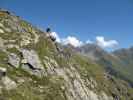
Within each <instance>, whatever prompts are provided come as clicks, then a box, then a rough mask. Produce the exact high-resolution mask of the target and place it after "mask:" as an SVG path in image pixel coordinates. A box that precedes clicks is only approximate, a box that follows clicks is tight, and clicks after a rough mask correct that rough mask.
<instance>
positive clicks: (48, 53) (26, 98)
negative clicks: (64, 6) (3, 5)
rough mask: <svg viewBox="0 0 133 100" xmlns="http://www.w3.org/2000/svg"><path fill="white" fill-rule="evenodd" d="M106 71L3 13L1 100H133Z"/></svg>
mask: <svg viewBox="0 0 133 100" xmlns="http://www.w3.org/2000/svg"><path fill="white" fill-rule="evenodd" d="M132 94H133V90H132V88H131V87H130V85H129V84H128V83H127V82H126V81H123V80H121V79H118V78H116V77H114V76H112V75H110V74H108V73H107V72H106V71H105V69H104V68H103V67H101V66H100V65H98V64H96V63H95V62H94V61H92V60H91V59H89V58H88V57H85V56H83V55H81V54H79V53H76V52H73V51H72V50H71V49H70V48H67V47H65V48H64V47H62V46H61V45H59V44H57V43H55V42H54V41H53V39H51V36H49V34H48V33H46V32H43V31H41V30H39V29H38V28H36V27H34V26H32V25H31V24H30V23H28V22H26V21H24V20H22V19H21V18H20V17H18V16H15V15H13V14H12V13H10V12H8V11H3V10H0V100H132V99H133V95H132Z"/></svg>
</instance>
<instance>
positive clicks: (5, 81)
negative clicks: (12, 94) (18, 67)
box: [1, 76, 17, 90]
mask: <svg viewBox="0 0 133 100" xmlns="http://www.w3.org/2000/svg"><path fill="white" fill-rule="evenodd" d="M1 81H2V83H3V85H4V88H5V89H6V90H11V89H15V88H16V87H17V84H16V82H15V81H13V80H11V79H10V78H9V77H7V76H5V77H2V79H1Z"/></svg>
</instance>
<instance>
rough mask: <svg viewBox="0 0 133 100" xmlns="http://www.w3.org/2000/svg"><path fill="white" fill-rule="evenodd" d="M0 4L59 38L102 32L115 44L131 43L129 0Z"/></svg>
mask: <svg viewBox="0 0 133 100" xmlns="http://www.w3.org/2000/svg"><path fill="white" fill-rule="evenodd" d="M0 7H1V8H5V9H9V10H11V11H13V12H15V14H17V15H19V16H21V17H22V18H24V19H26V20H27V21H29V22H31V23H32V24H34V25H36V26H39V27H40V28H43V29H45V28H46V27H48V26H50V27H51V28H52V30H53V31H55V32H57V33H58V34H59V36H60V37H61V38H65V37H67V36H75V37H77V38H78V39H80V40H81V41H83V42H85V41H87V40H88V39H89V40H91V41H96V37H97V36H102V37H104V39H105V40H116V41H117V42H118V43H119V45H118V48H125V47H126V48H127V47H130V46H133V0H0Z"/></svg>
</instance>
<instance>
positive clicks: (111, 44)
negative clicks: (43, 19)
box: [51, 32, 119, 49]
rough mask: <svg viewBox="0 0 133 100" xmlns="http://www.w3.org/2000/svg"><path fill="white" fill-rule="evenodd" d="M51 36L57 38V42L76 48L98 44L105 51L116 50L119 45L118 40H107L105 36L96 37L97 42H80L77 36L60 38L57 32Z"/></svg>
mask: <svg viewBox="0 0 133 100" xmlns="http://www.w3.org/2000/svg"><path fill="white" fill-rule="evenodd" d="M51 35H52V36H53V37H55V38H56V42H59V43H62V44H63V45H67V44H71V45H73V46H74V47H80V46H82V45H84V44H88V43H89V44H93V43H94V44H97V45H98V46H100V47H101V48H103V49H106V48H111V49H113V48H115V47H116V46H117V45H118V44H119V43H118V42H117V41H116V40H106V39H105V37H104V36H96V40H95V41H91V40H89V39H88V40H87V41H86V42H83V41H80V40H79V39H78V38H76V37H75V36H68V37H66V38H60V37H59V35H58V34H57V33H56V32H51Z"/></svg>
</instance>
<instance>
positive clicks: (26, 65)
mask: <svg viewBox="0 0 133 100" xmlns="http://www.w3.org/2000/svg"><path fill="white" fill-rule="evenodd" d="M21 53H22V57H23V59H22V61H21V63H22V68H23V69H24V70H26V71H27V72H29V73H30V74H34V75H36V76H42V75H44V74H45V69H44V67H43V65H42V63H41V61H40V59H39V57H38V55H37V53H36V52H35V51H34V50H27V49H22V50H21Z"/></svg>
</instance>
